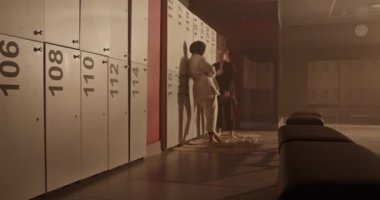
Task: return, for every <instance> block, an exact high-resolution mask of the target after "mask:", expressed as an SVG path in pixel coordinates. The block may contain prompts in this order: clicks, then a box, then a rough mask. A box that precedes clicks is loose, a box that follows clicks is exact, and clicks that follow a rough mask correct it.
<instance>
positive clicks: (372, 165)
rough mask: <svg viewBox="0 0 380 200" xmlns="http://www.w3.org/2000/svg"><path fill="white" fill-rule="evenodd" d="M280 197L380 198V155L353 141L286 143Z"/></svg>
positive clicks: (286, 199) (287, 199)
mask: <svg viewBox="0 0 380 200" xmlns="http://www.w3.org/2000/svg"><path fill="white" fill-rule="evenodd" d="M278 197H279V198H278V199H279V200H290V199H291V200H301V199H302V200H306V199H307V200H317V199H318V200H322V199H323V200H343V199H344V200H347V199H357V200H359V199H380V157H379V156H378V155H377V154H375V153H373V152H371V151H370V150H368V149H366V148H364V147H362V146H359V145H357V144H352V143H345V142H336V143H335V142H289V143H285V144H283V145H282V148H281V156H280V168H279V180H278Z"/></svg>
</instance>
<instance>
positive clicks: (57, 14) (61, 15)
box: [45, 0, 80, 49]
mask: <svg viewBox="0 0 380 200" xmlns="http://www.w3.org/2000/svg"><path fill="white" fill-rule="evenodd" d="M79 6H80V3H79V0H64V1H62V0H45V41H46V42H49V43H53V44H59V45H62V46H67V47H72V48H76V49H78V48H79V21H80V17H79Z"/></svg>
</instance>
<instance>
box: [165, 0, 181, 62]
mask: <svg viewBox="0 0 380 200" xmlns="http://www.w3.org/2000/svg"><path fill="white" fill-rule="evenodd" d="M178 4H179V2H178V1H177V0H168V40H167V45H168V53H167V64H168V67H167V68H168V69H170V70H175V69H177V70H178V63H177V61H178V59H177V53H178V46H179V45H180V44H179V43H178V42H177V38H178V29H177V27H178V9H177V7H178Z"/></svg>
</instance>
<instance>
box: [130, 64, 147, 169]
mask: <svg viewBox="0 0 380 200" xmlns="http://www.w3.org/2000/svg"><path fill="white" fill-rule="evenodd" d="M146 108H147V68H146V65H143V64H139V63H135V62H132V68H131V120H130V122H131V125H130V126H131V133H130V161H134V160H137V159H139V158H142V157H144V156H145V155H146V143H147V142H146V126H147V124H146Z"/></svg>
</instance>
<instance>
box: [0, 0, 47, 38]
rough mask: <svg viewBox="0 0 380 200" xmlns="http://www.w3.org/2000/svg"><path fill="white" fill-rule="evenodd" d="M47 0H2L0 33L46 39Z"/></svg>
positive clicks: (0, 5)
mask: <svg viewBox="0 0 380 200" xmlns="http://www.w3.org/2000/svg"><path fill="white" fill-rule="evenodd" d="M44 1H45V0H33V1H31V0H1V1H0V19H1V21H0V34H1V33H2V34H7V35H12V36H17V37H22V38H27V39H31V40H37V41H43V40H44V34H45V30H44V21H45V17H44V14H45V9H44V3H45V2H44Z"/></svg>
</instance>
